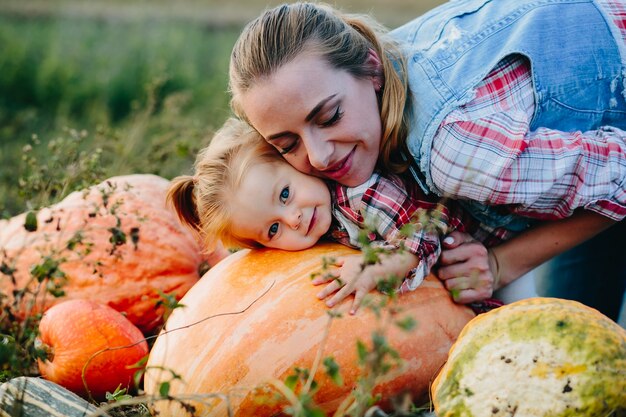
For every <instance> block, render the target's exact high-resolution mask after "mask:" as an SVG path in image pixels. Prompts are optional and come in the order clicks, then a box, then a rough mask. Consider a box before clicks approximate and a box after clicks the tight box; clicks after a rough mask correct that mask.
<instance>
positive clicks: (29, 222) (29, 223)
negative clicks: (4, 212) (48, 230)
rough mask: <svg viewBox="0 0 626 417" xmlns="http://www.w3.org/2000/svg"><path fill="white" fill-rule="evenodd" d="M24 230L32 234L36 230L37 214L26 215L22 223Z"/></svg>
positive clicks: (31, 212) (30, 212) (29, 213)
mask: <svg viewBox="0 0 626 417" xmlns="http://www.w3.org/2000/svg"><path fill="white" fill-rule="evenodd" d="M24 229H26V230H28V231H29V232H34V231H35V230H37V213H36V212H34V211H32V210H31V211H29V212H28V213H26V221H25V222H24Z"/></svg>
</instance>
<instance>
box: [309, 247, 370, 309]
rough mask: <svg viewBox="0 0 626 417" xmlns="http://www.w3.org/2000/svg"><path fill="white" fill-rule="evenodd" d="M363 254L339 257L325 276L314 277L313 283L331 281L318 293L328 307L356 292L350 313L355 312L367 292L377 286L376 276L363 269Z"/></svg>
mask: <svg viewBox="0 0 626 417" xmlns="http://www.w3.org/2000/svg"><path fill="white" fill-rule="evenodd" d="M361 262H362V259H361V256H360V255H356V256H354V257H345V258H340V259H338V260H337V261H336V262H335V264H334V265H333V268H331V270H330V271H328V272H329V273H328V274H326V275H325V276H318V277H316V278H315V279H313V281H312V282H313V285H320V284H324V283H327V282H329V281H331V282H330V283H329V284H327V285H326V286H325V287H324V288H323V289H322V290H321V291H320V292H319V293H318V294H317V298H319V299H320V300H324V299H326V298H328V297H329V296H331V295H332V294H334V295H333V296H332V297H330V299H327V300H326V305H327V306H328V307H334V306H335V305H336V304H337V303H339V302H340V301H341V300H343V299H344V298H346V297H347V296H349V295H350V294H352V293H354V301H352V306H351V307H350V314H355V313H356V312H357V310H358V309H359V307H360V305H361V303H362V302H363V298H364V297H365V295H367V293H369V292H370V291H371V290H373V289H374V288H376V277H375V275H374V274H368V273H367V269H365V270H363V271H362V270H361Z"/></svg>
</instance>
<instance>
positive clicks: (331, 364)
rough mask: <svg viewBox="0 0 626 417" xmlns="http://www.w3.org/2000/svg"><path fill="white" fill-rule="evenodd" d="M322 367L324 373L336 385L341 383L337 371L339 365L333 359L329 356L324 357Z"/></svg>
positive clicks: (341, 379)
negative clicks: (324, 370) (324, 368)
mask: <svg viewBox="0 0 626 417" xmlns="http://www.w3.org/2000/svg"><path fill="white" fill-rule="evenodd" d="M323 363H324V367H326V374H328V376H329V377H330V379H332V381H333V382H334V383H335V384H336V385H338V386H342V385H343V378H341V374H340V373H339V365H338V364H337V362H335V359H334V358H333V357H331V356H328V357H326V358H324V362H323Z"/></svg>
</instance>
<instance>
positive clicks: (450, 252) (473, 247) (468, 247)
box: [439, 242, 488, 266]
mask: <svg viewBox="0 0 626 417" xmlns="http://www.w3.org/2000/svg"><path fill="white" fill-rule="evenodd" d="M487 257H488V255H487V248H485V246H484V245H483V244H482V243H480V242H466V243H464V244H462V245H460V246H458V247H455V248H453V249H446V250H443V251H441V256H440V257H439V265H440V266H446V265H453V264H456V263H462V262H466V261H470V260H473V259H475V258H482V259H484V260H485V261H486V260H487Z"/></svg>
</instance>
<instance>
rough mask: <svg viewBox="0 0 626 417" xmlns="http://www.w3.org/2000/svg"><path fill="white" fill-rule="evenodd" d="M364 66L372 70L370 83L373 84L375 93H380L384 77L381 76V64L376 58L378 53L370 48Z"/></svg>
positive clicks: (378, 58)
mask: <svg viewBox="0 0 626 417" xmlns="http://www.w3.org/2000/svg"><path fill="white" fill-rule="evenodd" d="M365 66H366V67H368V68H369V69H371V70H372V73H373V74H375V75H372V82H373V83H374V89H375V90H376V92H377V93H378V92H380V90H381V89H382V88H383V85H384V84H385V76H384V74H383V64H382V62H381V60H380V57H379V56H378V53H377V52H376V51H375V50H373V49H372V48H370V49H369V51H368V52H367V58H366V59H365Z"/></svg>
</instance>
